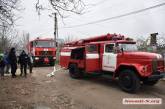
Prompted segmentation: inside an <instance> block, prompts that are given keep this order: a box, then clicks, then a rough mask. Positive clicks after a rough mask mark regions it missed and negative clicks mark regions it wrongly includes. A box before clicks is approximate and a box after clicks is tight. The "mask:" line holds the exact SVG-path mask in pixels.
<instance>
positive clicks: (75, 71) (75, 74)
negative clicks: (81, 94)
mask: <svg viewBox="0 0 165 109" xmlns="http://www.w3.org/2000/svg"><path fill="white" fill-rule="evenodd" d="M69 74H70V76H71V77H72V78H75V79H79V78H82V77H83V72H82V71H81V70H80V69H79V68H78V67H77V65H76V64H71V65H70V66H69Z"/></svg>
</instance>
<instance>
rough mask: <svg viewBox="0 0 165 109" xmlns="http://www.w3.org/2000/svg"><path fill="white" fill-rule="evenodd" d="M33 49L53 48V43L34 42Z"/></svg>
mask: <svg viewBox="0 0 165 109" xmlns="http://www.w3.org/2000/svg"><path fill="white" fill-rule="evenodd" d="M34 46H35V47H54V42H53V41H35V42H34Z"/></svg>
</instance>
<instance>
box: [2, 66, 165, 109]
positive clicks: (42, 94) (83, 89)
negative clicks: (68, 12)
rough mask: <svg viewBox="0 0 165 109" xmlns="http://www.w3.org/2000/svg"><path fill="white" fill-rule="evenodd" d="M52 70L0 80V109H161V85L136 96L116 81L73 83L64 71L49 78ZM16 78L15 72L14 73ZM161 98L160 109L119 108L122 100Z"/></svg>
mask: <svg viewBox="0 0 165 109" xmlns="http://www.w3.org/2000/svg"><path fill="white" fill-rule="evenodd" d="M52 70H53V68H52V67H37V68H35V69H34V70H33V73H32V74H28V76H27V78H24V77H19V76H18V77H17V78H11V77H10V76H6V77H5V78H4V79H0V109H128V108H134V109H139V108H140V109H164V107H165V81H160V82H159V83H158V84H157V85H155V86H154V87H149V86H142V88H141V89H140V91H139V92H138V93H136V94H128V93H126V92H123V91H121V90H120V88H119V86H118V83H117V81H112V80H110V79H108V78H105V77H88V78H85V79H81V80H75V79H72V78H70V77H69V74H68V71H67V70H60V71H57V72H56V73H55V75H54V76H53V77H47V76H46V75H47V74H48V73H50V72H52ZM17 72H18V73H17V74H18V75H19V71H17ZM139 97H140V98H148V97H149V98H162V104H161V105H123V104H122V100H123V98H139Z"/></svg>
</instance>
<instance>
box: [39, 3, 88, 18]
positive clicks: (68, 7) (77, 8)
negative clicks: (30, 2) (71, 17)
mask: <svg viewBox="0 0 165 109" xmlns="http://www.w3.org/2000/svg"><path fill="white" fill-rule="evenodd" d="M48 1H49V3H50V5H51V6H52V8H48V7H44V6H43V4H42V3H41V0H37V3H36V10H37V12H38V14H39V15H40V12H41V11H42V10H45V9H47V10H52V11H53V12H55V13H58V15H60V16H61V18H64V17H66V15H65V14H66V12H67V13H75V14H82V12H83V10H84V8H85V4H84V2H83V1H82V0H48Z"/></svg>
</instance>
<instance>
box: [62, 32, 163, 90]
mask: <svg viewBox="0 0 165 109" xmlns="http://www.w3.org/2000/svg"><path fill="white" fill-rule="evenodd" d="M60 65H61V66H62V67H65V68H68V69H69V73H70V76H71V77H72V78H82V77H83V76H84V74H85V73H88V74H92V73H99V74H106V75H111V76H112V77H113V78H114V79H115V78H117V79H118V82H119V85H120V87H121V89H122V90H124V91H126V92H131V93H133V92H137V91H138V90H139V88H140V86H141V85H142V84H146V85H154V84H156V83H157V82H158V81H159V80H160V79H161V78H164V75H165V73H164V60H163V58H162V56H161V55H160V54H157V53H149V52H140V51H138V50H137V46H136V42H135V41H133V40H132V39H130V38H125V37H124V36H122V35H117V34H106V35H102V36H96V37H93V38H89V39H82V40H79V41H75V42H71V43H67V44H65V45H64V47H63V48H62V49H61V52H60Z"/></svg>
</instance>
